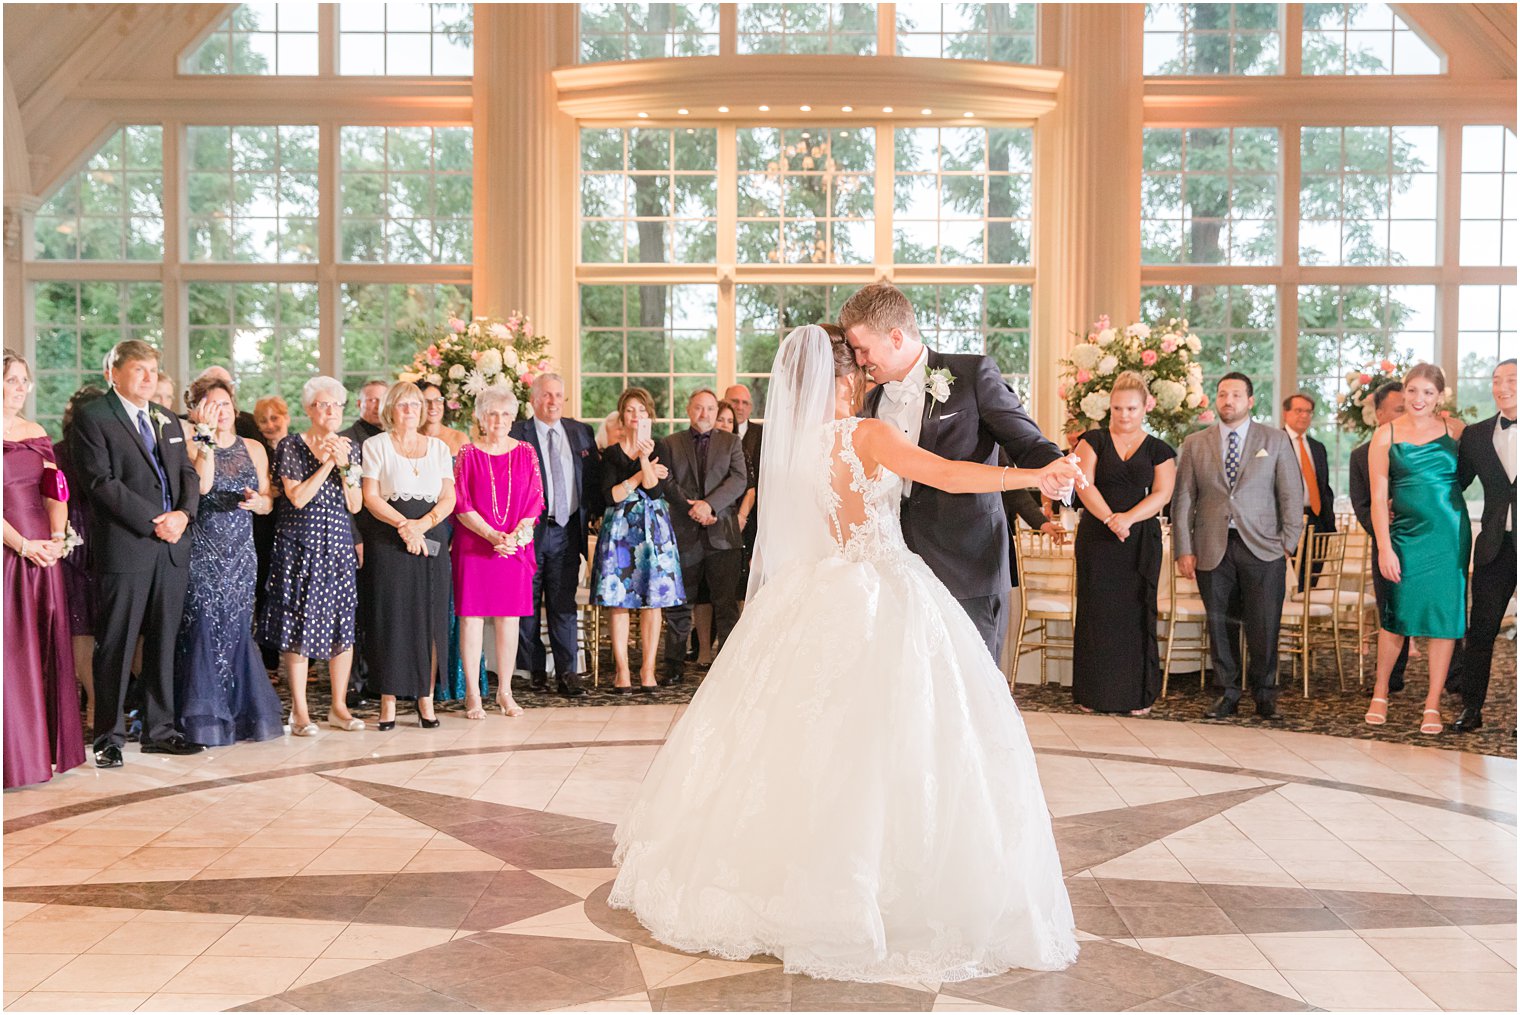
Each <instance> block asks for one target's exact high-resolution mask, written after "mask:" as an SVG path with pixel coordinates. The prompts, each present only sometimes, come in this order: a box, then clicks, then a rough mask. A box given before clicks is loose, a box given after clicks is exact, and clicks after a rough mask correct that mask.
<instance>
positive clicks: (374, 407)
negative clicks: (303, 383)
mask: <svg viewBox="0 0 1520 1015" xmlns="http://www.w3.org/2000/svg"><path fill="white" fill-rule="evenodd" d="M389 390H390V385H389V384H387V383H386V382H385V381H382V380H376V379H370V380H367V381H365V382H364V383H363V384H362V385H360V387H359V418H358V419H356V420H354V422H353V425H352V426H349V427H347V428H346V429H344V430H343V431H342V434H343V436H344V437H347V438H348V439H349V440H351V441H353V442H354V452H355V459H354V460H355V461H358V460H359V456H361V455H362V454H363V448H364V442H365V441H367V440H369V439H370V438H371V437H374V436H375V435H376V434H382V433H384V432H385V427H384V426H383V425H382V424H381V422H380V406H381V405H382V404H383V403H384V402H385V393H386V392H387V391H389ZM368 514H369V511H368V509H367V508H365V507H364V505H363V503H361V504H360V505H359V513H358V514H357V515H355V516H354V518H353V526H354V553H355V554H356V555H357V556H358V560H359V570H360V572H361V578H362V572H363V570H364V531H365V529H366V527H367V526H366V524H365V522H366V516H367V515H368ZM365 589H366V585H365V583H364V582H363V581H362V580H361V581H360V582H359V600H360V602H359V610H358V613H357V614H356V615H355V620H354V668H353V678H352V680H350V682H349V705H350V706H354V705H357V704H359V702H360V701H361V700H363V698H364V695H365V692H366V686H365V677H366V672H365V669H366V668H365V663H364V657H365V653H364V614H365V612H366V610H365V606H364V602H363V600H364V595H365Z"/></svg>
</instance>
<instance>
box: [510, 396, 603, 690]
mask: <svg viewBox="0 0 1520 1015" xmlns="http://www.w3.org/2000/svg"><path fill="white" fill-rule="evenodd" d="M531 399H532V402H533V418H532V419H520V420H518V421H517V422H516V423H514V424H512V436H513V437H515V438H517V439H518V440H520V441H527V442H528V443H529V444H531V445H533V450H534V451H536V452H538V473H539V478H540V479H542V480H543V484H544V513H543V514H541V515H539V517H538V524H537V525H535V526H534V527H533V552H534V554H535V555H536V556H537V557H538V570H537V571H536V572H534V575H533V612H532V614H530V615H529V616H526V617H524V618H523V619H522V621H521V622H520V624H519V625H518V635H517V668H518V669H522V670H527V671H528V678H529V681H530V683H531V685H532V687H533V689H534V690H535V691H547V690H548V689H549V664H548V658H547V656H546V654H545V652H544V640H543V638H542V636H540V634H539V627H538V614H539V610H543V611H544V612H545V613H546V614H547V615H548V623H549V646H550V648H551V649H552V650H553V653H554V680H555V684H556V685H557V686H558V689H559V693H560V694H562V695H564V696H565V697H567V698H574V697H578V696H580V695H582V694H585V693H586V691H585V688H583V687H581V682H580V676H579V667H578V666H577V665H576V660H577V658H578V656H579V644H578V642H577V640H576V623H575V612H576V605H575V590H576V588H577V587H578V586H579V584H580V568H581V560H582V559H583V558H585V556H586V526H587V525H588V524H589V523H590V522H591V521H592V520H593V519H597V518H600V517H601V515H602V475H601V470H602V456H601V452H599V451H597V448H596V434H595V433H594V432H593V431H592V429H591V428H590V427H589V426H587V425H586V424H585V423H582V422H581V421H580V420H576V419H570V418H568V417H567V416H565V381H564V379H563V378H562V377H560V376H559V375H558V374H539V376H538V378H537V379H536V380H535V381H534V382H533V392H532V396H531ZM595 650H596V649H595V646H592V651H595ZM497 665H498V666H500V667H501V669H502V674H503V675H502V680H510V679H511V662H510V660H506V659H503V660H500V661H499V662H498V663H497Z"/></svg>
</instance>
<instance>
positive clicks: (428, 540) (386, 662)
mask: <svg viewBox="0 0 1520 1015" xmlns="http://www.w3.org/2000/svg"><path fill="white" fill-rule="evenodd" d="M422 411H423V408H422V392H421V391H420V390H418V388H417V385H415V384H413V383H411V382H410V381H398V382H396V383H395V384H393V385H391V388H390V390H389V391H388V392H386V395H385V404H384V405H383V406H382V407H381V409H380V419H381V421H382V422H383V423H384V424H385V429H386V432H385V433H383V434H378V435H376V436H374V437H371V438H370V439H369V440H367V441H365V442H364V451H363V455H362V459H363V463H364V506H365V507H366V508H367V509H368V514H367V515H366V516H365V518H364V519H363V520H362V521H363V524H364V526H365V531H364V553H365V562H364V573H363V579H364V586H365V594H364V596H363V597H362V603H363V607H364V621H363V622H364V630H365V638H364V655H365V664H366V667H367V670H368V678H367V679H368V681H369V688H370V690H371V691H373V692H376V693H378V694H379V695H380V729H381V730H389V729H394V728H395V725H396V699H397V698H398V697H400V698H415V699H416V700H417V721H418V725H420V726H421V727H422V728H423V729H434V728H436V727H437V726H438V718H437V716H436V715H434V713H433V682H434V679H435V677H436V675H437V672H438V667H439V665H440V664H443V663H446V662H447V661H448V636H449V588H450V585H451V581H450V574H449V527H448V526H447V525H446V524H445V522H446V521H447V520H448V517H449V515H450V513H451V512H452V511H453V510H454V467H453V462H452V460H451V459H450V457H449V448H448V445H447V444H445V443H444V442H443V441H441V440H439V439H438V438H436V437H428V436H426V435H424V434H423V433H422V432H421V430H420V428H421V426H422Z"/></svg>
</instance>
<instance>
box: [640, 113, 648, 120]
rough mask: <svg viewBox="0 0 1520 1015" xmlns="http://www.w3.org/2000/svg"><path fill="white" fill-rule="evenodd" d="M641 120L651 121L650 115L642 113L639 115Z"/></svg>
mask: <svg viewBox="0 0 1520 1015" xmlns="http://www.w3.org/2000/svg"><path fill="white" fill-rule="evenodd" d="M639 119H640V120H647V119H649V114H648V113H640V114H639Z"/></svg>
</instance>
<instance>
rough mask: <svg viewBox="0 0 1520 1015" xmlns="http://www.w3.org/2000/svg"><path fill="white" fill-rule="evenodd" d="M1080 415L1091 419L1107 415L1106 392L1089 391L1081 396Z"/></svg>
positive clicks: (1100, 418) (1099, 418)
mask: <svg viewBox="0 0 1520 1015" xmlns="http://www.w3.org/2000/svg"><path fill="white" fill-rule="evenodd" d="M1081 408H1082V415H1084V416H1086V417H1087V418H1088V419H1092V420H1102V419H1103V417H1104V416H1107V415H1108V392H1106V391H1089V392H1088V393H1087V394H1085V395H1083V396H1082V403H1081Z"/></svg>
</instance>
